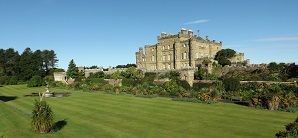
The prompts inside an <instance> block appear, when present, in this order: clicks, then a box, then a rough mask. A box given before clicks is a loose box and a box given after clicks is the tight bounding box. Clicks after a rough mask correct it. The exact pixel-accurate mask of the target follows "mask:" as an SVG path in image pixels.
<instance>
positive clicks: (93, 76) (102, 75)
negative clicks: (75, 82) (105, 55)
mask: <svg viewBox="0 0 298 138" xmlns="http://www.w3.org/2000/svg"><path fill="white" fill-rule="evenodd" d="M104 77H105V74H104V72H102V71H100V72H96V73H90V76H89V77H88V78H104Z"/></svg>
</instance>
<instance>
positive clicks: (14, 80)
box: [9, 76, 18, 85]
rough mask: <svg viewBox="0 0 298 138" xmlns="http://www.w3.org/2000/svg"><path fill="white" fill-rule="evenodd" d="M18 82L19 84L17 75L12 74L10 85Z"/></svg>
mask: <svg viewBox="0 0 298 138" xmlns="http://www.w3.org/2000/svg"><path fill="white" fill-rule="evenodd" d="M17 84H18V78H17V76H11V77H10V79H9V85H17Z"/></svg>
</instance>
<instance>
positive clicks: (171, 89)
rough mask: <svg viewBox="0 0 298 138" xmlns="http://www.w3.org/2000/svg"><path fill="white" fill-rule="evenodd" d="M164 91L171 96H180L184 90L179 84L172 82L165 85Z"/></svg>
mask: <svg viewBox="0 0 298 138" xmlns="http://www.w3.org/2000/svg"><path fill="white" fill-rule="evenodd" d="M164 89H165V91H166V92H168V93H169V95H170V96H179V95H180V93H181V92H183V91H184V89H183V88H182V87H181V86H179V85H178V84H177V82H176V81H174V80H171V81H168V82H165V83H164Z"/></svg>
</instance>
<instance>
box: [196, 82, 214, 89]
mask: <svg viewBox="0 0 298 138" xmlns="http://www.w3.org/2000/svg"><path fill="white" fill-rule="evenodd" d="M211 86H212V83H193V86H192V89H193V90H194V91H200V90H201V89H203V88H209V87H211Z"/></svg>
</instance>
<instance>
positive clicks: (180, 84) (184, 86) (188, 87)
mask: <svg viewBox="0 0 298 138" xmlns="http://www.w3.org/2000/svg"><path fill="white" fill-rule="evenodd" d="M178 85H179V86H181V87H182V88H184V89H185V90H190V88H191V87H190V85H189V83H188V82H187V81H186V80H179V81H178Z"/></svg>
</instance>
